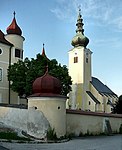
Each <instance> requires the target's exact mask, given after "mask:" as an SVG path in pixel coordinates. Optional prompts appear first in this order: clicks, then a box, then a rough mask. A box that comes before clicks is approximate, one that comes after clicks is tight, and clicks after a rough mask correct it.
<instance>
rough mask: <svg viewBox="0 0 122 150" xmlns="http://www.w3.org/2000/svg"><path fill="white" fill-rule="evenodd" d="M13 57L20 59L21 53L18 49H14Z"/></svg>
mask: <svg viewBox="0 0 122 150" xmlns="http://www.w3.org/2000/svg"><path fill="white" fill-rule="evenodd" d="M15 57H18V58H21V51H20V50H19V49H15Z"/></svg>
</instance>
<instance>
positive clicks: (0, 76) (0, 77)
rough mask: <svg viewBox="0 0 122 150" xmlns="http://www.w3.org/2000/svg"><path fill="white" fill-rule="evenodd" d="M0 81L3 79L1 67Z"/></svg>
mask: <svg viewBox="0 0 122 150" xmlns="http://www.w3.org/2000/svg"><path fill="white" fill-rule="evenodd" d="M0 81H2V69H1V68H0Z"/></svg>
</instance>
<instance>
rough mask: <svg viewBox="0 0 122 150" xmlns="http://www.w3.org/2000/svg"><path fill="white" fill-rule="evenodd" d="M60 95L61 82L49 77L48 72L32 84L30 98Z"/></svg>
mask: <svg viewBox="0 0 122 150" xmlns="http://www.w3.org/2000/svg"><path fill="white" fill-rule="evenodd" d="M60 93H61V82H60V81H59V80H58V79H57V78H55V77H53V76H51V75H49V73H48V71H46V73H45V74H44V75H43V76H42V77H39V78H37V79H36V80H35V81H34V82H33V95H31V96H56V95H60Z"/></svg>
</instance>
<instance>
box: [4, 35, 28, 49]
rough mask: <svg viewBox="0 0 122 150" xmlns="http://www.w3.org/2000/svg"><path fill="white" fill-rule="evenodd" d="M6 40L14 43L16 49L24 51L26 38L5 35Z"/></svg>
mask: <svg viewBox="0 0 122 150" xmlns="http://www.w3.org/2000/svg"><path fill="white" fill-rule="evenodd" d="M5 39H6V40H7V41H9V42H10V43H12V44H13V45H14V46H15V47H16V48H19V49H23V41H24V40H25V39H24V37H22V36H20V35H17V34H7V35H5Z"/></svg>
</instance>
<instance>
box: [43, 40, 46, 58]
mask: <svg viewBox="0 0 122 150" xmlns="http://www.w3.org/2000/svg"><path fill="white" fill-rule="evenodd" d="M42 56H45V57H46V54H45V49H44V43H43V48H42Z"/></svg>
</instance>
